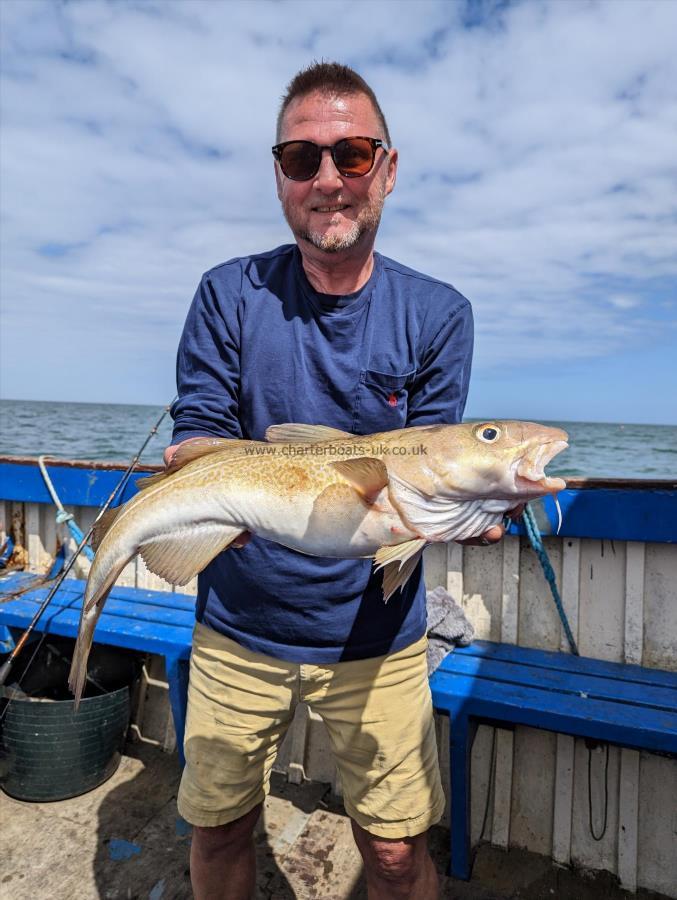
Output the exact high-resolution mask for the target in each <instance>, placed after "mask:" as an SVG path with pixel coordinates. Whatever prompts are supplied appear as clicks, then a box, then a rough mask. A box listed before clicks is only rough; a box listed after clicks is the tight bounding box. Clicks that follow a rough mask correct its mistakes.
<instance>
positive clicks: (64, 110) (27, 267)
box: [0, 0, 677, 399]
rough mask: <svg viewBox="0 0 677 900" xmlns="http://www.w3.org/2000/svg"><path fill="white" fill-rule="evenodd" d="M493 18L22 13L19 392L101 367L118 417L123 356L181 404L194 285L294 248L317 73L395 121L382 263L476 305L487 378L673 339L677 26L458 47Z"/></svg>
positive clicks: (628, 8) (7, 178)
mask: <svg viewBox="0 0 677 900" xmlns="http://www.w3.org/2000/svg"><path fill="white" fill-rule="evenodd" d="M481 9H482V7H478V6H472V5H470V6H466V5H465V4H462V3H453V4H450V3H448V2H444V0H441V2H423V3H416V4H413V3H411V4H409V3H392V2H385V0H384V2H359V3H358V2H351V3H334V2H323V3H309V2H298V3H297V2H284V3H279V2H241V3H240V2H228V3H225V2H216V0H191V2H185V0H184V2H161V3H160V2H154V3H124V4H123V3H105V2H99V0H87V2H79V3H66V4H55V3H52V2H47V3H42V2H37V0H3V2H2V4H1V8H0V15H1V24H2V39H3V57H4V75H3V84H2V87H3V91H2V94H3V106H4V109H3V131H2V167H3V171H2V186H3V190H2V211H3V222H2V233H1V239H2V257H3V274H2V284H1V289H2V304H3V314H4V326H3V330H2V331H3V336H2V339H3V342H4V343H3V349H4V352H3V364H4V365H5V366H6V369H5V373H4V374H3V381H2V390H3V393H4V394H5V395H9V396H11V395H12V394H14V395H17V394H19V393H23V394H24V395H26V390H27V389H26V387H25V386H26V385H27V384H29V383H30V384H32V385H33V386H34V387H33V388H32V389H31V393H32V394H33V395H34V396H39V395H40V394H41V393H42V395H44V396H52V395H53V394H54V388H55V385H57V386H58V385H59V384H63V385H64V387H63V390H65V391H67V392H68V391H72V390H75V389H76V388H75V387H74V385H77V384H83V383H85V382H86V383H87V385H88V389H89V390H90V391H92V392H95V391H96V389H97V382H96V381H95V380H94V381H93V379H92V376H91V371H93V370H94V368H95V367H98V371H99V373H100V374H98V375H97V378H98V379H99V381H98V389H99V391H100V395H101V396H102V397H111V398H113V397H115V396H116V393H115V392H116V390H118V387H117V386H115V385H113V383H112V382H113V380H114V379H113V375H112V373H113V372H117V371H118V369H117V368H116V366H117V360H118V359H119V355H120V353H122V354H123V355H124V356H125V360H126V368H125V370H124V372H123V373H121V374H116V375H115V379H122V381H121V382H120V383H121V384H126V388H125V393H124V396H123V395H121V394H118V396H121V398H122V399H126V398H128V397H130V392H132V391H134V390H136V388H137V385H138V384H140V383H141V384H143V383H144V382H143V379H140V377H139V372H140V371H141V368H140V367H142V366H144V367H146V368H144V369H143V371H144V372H145V371H146V369H147V367H149V366H151V365H155V366H156V368H158V369H159V370H160V371H161V372H162V373H163V374H162V376H159V377H158V381H159V382H161V383H162V384H167V386H168V387H167V390H168V391H169V392H171V381H172V377H173V355H174V345H175V342H176V337H177V335H178V333H179V331H180V327H181V324H182V321H183V317H184V315H185V311H186V308H187V304H188V302H189V299H190V297H191V296H192V292H193V289H194V285H195V284H196V283H197V280H198V278H199V275H200V273H201V272H202V271H203V270H204V269H206V268H208V267H210V266H212V265H214V264H215V263H217V262H219V261H221V260H223V259H226V258H228V257H231V256H235V255H241V254H245V253H248V252H255V251H258V250H263V249H268V248H270V247H271V246H274V245H276V244H279V243H282V242H285V241H287V240H288V239H289V235H288V231H287V229H286V226H285V225H284V222H283V220H282V217H281V214H280V212H279V209H278V204H277V200H276V197H275V191H274V184H273V178H272V163H271V159H270V150H269V148H270V145H271V143H272V142H273V138H274V120H275V115H276V110H277V104H278V102H279V98H280V95H281V93H282V91H283V89H284V86H285V84H286V82H287V81H288V80H289V78H290V77H291V76H292V75H293V74H294V72H295V71H296V70H297V69H298V68H299V67H301V66H302V65H304V64H306V63H308V62H309V61H310V60H311V59H312V58H319V57H325V58H338V59H342V60H344V61H346V62H348V63H350V64H352V65H354V66H355V67H356V68H358V69H359V70H360V71H361V72H362V73H363V74H364V75H365V77H366V78H367V80H368V81H370V83H372V85H373V86H374V88H375V90H376V92H377V94H378V96H379V98H380V100H381V103H382V106H383V108H384V110H385V112H386V115H387V116H388V119H389V123H390V127H391V131H392V133H393V138H394V140H395V143H396V145H397V146H398V147H399V149H400V154H401V166H400V173H399V179H398V185H397V189H396V191H395V193H394V194H393V196H392V197H391V198H390V199H389V201H388V206H387V210H386V214H385V216H384V221H383V226H382V234H381V238H380V242H379V245H380V248H381V249H382V251H383V252H386V253H388V254H389V255H392V256H394V257H396V258H398V259H400V260H401V261H403V262H405V263H407V264H409V265H412V266H414V267H416V268H420V269H422V270H424V271H426V272H429V273H431V274H433V275H436V276H438V277H440V278H443V279H445V280H448V281H451V282H452V283H454V284H455V285H456V286H457V287H458V288H459V289H460V290H462V291H463V292H464V293H466V294H467V295H468V296H469V297H470V299H471V300H472V301H473V305H474V307H475V311H476V318H477V325H478V335H479V339H478V352H477V365H476V372H479V373H482V372H489V371H491V370H492V368H494V369H499V368H502V369H503V370H504V371H505V370H506V367H507V368H509V367H510V366H512V365H516V364H518V361H519V360H522V359H524V358H529V359H531V360H539V359H542V360H551V361H558V360H565V359H571V358H585V357H594V356H604V355H605V354H609V353H612V352H614V351H615V350H616V349H617V348H619V347H621V346H622V347H627V346H628V345H636V346H638V347H642V346H649V345H652V344H656V343H657V342H658V343H660V341H661V340H663V341H666V340H669V339H671V338H672V337H673V336H674V327H672V325H671V323H673V319H674V305H673V303H672V301H671V298H670V297H669V296H667V294H668V293H672V294H673V295H674V290H673V291H672V292H670V290H669V285H673V286H674V284H675V282H676V281H677V254H675V246H676V245H677V199H676V198H677V191H676V190H675V188H676V186H677V185H676V184H675V182H676V180H677V177H676V170H675V165H674V148H675V146H677V59H676V57H675V54H674V48H673V37H674V33H675V27H676V26H677V4H674V3H666V2H662V0H656V2H653V0H645V2H634V0H627V2H623V3H618V2H600V3H587V2H577V0H571V2H567V3H564V2H550V3H547V2H545V3H541V2H522V3H517V4H515V5H513V6H510V7H508V8H506V9H503V11H502V12H499V11H495V12H493V13H492V14H488V15H487V17H486V19H485V20H484V21H482V22H476V23H475V24H474V25H473V27H465V26H464V22H465V23H466V25H467V24H468V23H469V22H471V19H470V18H469V17H471V16H472V15H477V10H481ZM657 284H658V285H659V286H660V290H658V291H657V289H656V285H657ZM666 285H667V286H668V287H666ZM639 308H641V311H642V316H641V317H640V316H638V311H639ZM45 326H48V328H49V330H50V335H51V337H52V341H51V343H50V341H45V342H44V344H41V353H42V356H41V359H42V361H43V362H42V365H38V366H37V367H36V366H35V364H34V361H31V363H30V367H31V368H30V371H23V368H25V367H27V365H28V361H27V360H26V359H24V358H23V357H22V356H21V350H20V348H21V345H22V343H24V342H25V338H26V335H27V334H30V333H31V330H32V329H33V330H34V329H36V328H38V327H45ZM57 346H61V347H63V346H67V347H69V348H71V351H72V363H71V364H72V365H73V366H75V373H74V374H73V375H69V376H68V378H67V377H66V375H65V374H64V372H63V369H62V368H61V367H60V366H59V362H58V361H59V358H60V357H59V355H58V353H57V350H56V349H55V347H57ZM140 352H143V353H144V354H145V355H144V360H143V363H141V362H139V361H138V356H139V353H140ZM102 369H103V371H102ZM55 372H59V374H58V375H55ZM59 379H62V381H61V382H60V381H59ZM125 379H126V381H125ZM72 396H75V395H74V394H73V395H72ZM95 398H96V395H95V394H94V396H93V397H92V399H95ZM141 399H144V398H143V397H142V398H141ZM146 399H159V398H158V397H150V396H148V397H147V398H146Z"/></svg>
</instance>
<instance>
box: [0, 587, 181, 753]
mask: <svg viewBox="0 0 677 900" xmlns="http://www.w3.org/2000/svg"><path fill="white" fill-rule="evenodd" d="M22 576H23V573H17V574H14V575H9V576H6V577H4V578H2V579H0V631H3V630H4V632H5V633H4V634H0V641H2V639H3V638H4V641H3V646H4V647H6V648H7V649H11V646H12V644H11V634H10V633H9V632H8V631H7V629H9V628H17V629H22V630H23V629H25V628H26V626H27V625H28V624H29V622H30V621H31V619H32V618H33V616H34V615H35V613H36V612H37V610H38V607H39V606H40V604H41V603H42V601H43V600H44V599H45V597H46V596H47V594H48V592H49V587H41V588H36V589H34V590H29V591H28V592H27V593H25V594H22V595H20V596H19V597H15V598H14V599H8V600H3V594H4V595H7V594H11V593H12V591H15V590H18V589H20V588H21V587H22V586H24V584H25V578H23V577H22ZM85 584H86V582H85V581H81V580H79V579H70V578H67V579H66V580H65V581H64V582H63V584H62V585H61V586H60V587H59V589H58V591H57V592H56V594H55V595H54V597H53V598H52V600H51V603H50V605H49V606H48V607H47V609H46V610H45V612H44V613H43V615H42V618H41V619H40V621H39V622H38V625H37V627H36V630H37V631H42V632H48V633H49V634H57V635H61V636H62V637H70V638H76V637H77V634H78V625H79V622H80V609H81V608H82V599H83V597H84V592H85ZM194 624H195V597H194V596H191V595H188V594H172V593H169V592H167V591H148V590H144V589H142V588H128V587H117V586H116V587H114V588H113V590H112V591H111V593H110V594H109V596H108V599H107V600H106V605H105V607H104V610H103V612H102V613H101V616H100V618H99V621H98V622H97V625H96V631H95V633H94V640H95V641H96V642H97V643H99V644H107V645H108V646H111V647H124V648H125V649H127V650H137V651H139V652H141V653H155V654H157V655H159V656H164V658H165V668H166V673H167V681H168V683H169V702H170V704H171V709H172V716H173V718H174V727H175V730H176V743H177V747H178V749H179V756H180V758H181V762H182V763H183V761H184V757H183V735H184V730H185V723H186V692H187V688H188V663H189V659H190V649H191V643H192V637H193V625H194Z"/></svg>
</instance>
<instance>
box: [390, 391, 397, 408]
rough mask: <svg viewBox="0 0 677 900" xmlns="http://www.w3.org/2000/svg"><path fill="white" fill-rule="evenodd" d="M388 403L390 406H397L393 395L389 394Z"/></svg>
mask: <svg viewBox="0 0 677 900" xmlns="http://www.w3.org/2000/svg"><path fill="white" fill-rule="evenodd" d="M388 403H389V404H390V406H397V397H396V396H395V394H391V395H390V396H389V397H388Z"/></svg>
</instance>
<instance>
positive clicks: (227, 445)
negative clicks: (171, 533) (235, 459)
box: [136, 437, 250, 491]
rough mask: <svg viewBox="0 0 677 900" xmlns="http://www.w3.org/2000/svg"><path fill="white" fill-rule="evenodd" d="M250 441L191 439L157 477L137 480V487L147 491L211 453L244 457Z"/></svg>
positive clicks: (211, 438)
mask: <svg viewBox="0 0 677 900" xmlns="http://www.w3.org/2000/svg"><path fill="white" fill-rule="evenodd" d="M249 443H250V442H249V441H240V440H238V439H237V438H217V437H196V438H189V439H188V440H187V441H185V442H184V443H183V444H181V445H180V446H179V449H178V450H177V451H176V453H175V454H174V456H173V457H172V461H171V462H170V464H169V465H168V466H167V468H166V469H164V470H163V471H162V472H157V473H156V474H155V475H149V476H148V477H147V478H139V479H137V482H136V486H137V488H138V489H139V490H140V491H145V490H147V488H149V487H153V485H155V484H159V483H160V482H161V481H164V480H165V478H169V476H170V475H173V474H174V472H178V471H179V469H183V467H184V466H187V465H188V463H190V462H193V460H195V459H200V457H202V456H207V455H208V454H210V453H217V452H219V451H221V450H228V451H230V452H231V453H232V454H233V456H242V455H243V454H244V452H245V448H244V445H247V446H249Z"/></svg>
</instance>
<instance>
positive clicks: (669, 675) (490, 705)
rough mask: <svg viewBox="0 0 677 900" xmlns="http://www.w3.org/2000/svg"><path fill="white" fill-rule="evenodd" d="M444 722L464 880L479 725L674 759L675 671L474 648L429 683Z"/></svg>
mask: <svg viewBox="0 0 677 900" xmlns="http://www.w3.org/2000/svg"><path fill="white" fill-rule="evenodd" d="M430 686H431V690H432V695H433V703H434V705H435V708H436V709H437V710H438V711H439V712H443V713H447V714H448V715H449V717H450V719H451V722H450V728H449V734H450V775H451V795H452V802H451V874H452V875H454V876H455V877H456V878H462V879H466V880H467V879H468V878H469V877H470V870H471V862H470V850H471V848H470V754H471V750H472V743H473V739H474V737H475V733H476V730H477V725H478V724H479V723H480V722H485V723H489V724H494V725H498V726H499V727H501V726H503V727H505V726H512V725H527V726H529V727H531V728H543V729H546V730H548V731H555V732H561V733H563V734H570V735H574V736H577V737H584V738H588V739H590V740H596V741H601V742H605V743H611V744H618V745H620V746H623V747H631V748H634V749H637V750H649V751H653V752H658V753H667V754H677V672H666V671H663V670H660V669H647V668H643V667H642V666H636V665H625V664H621V663H611V662H604V661H603V660H598V659H589V658H586V657H580V656H571V655H569V654H567V653H557V652H551V651H547V650H535V649H531V648H528V647H517V646H514V645H511V644H498V643H493V642H490V641H476V642H475V643H473V644H471V645H470V646H469V647H463V648H458V649H456V650H455V651H454V652H453V653H450V654H448V656H446V657H445V659H444V660H443V661H442V663H441V664H440V666H439V668H438V669H437V670H436V671H435V672H434V674H433V675H432V677H431V680H430Z"/></svg>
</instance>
